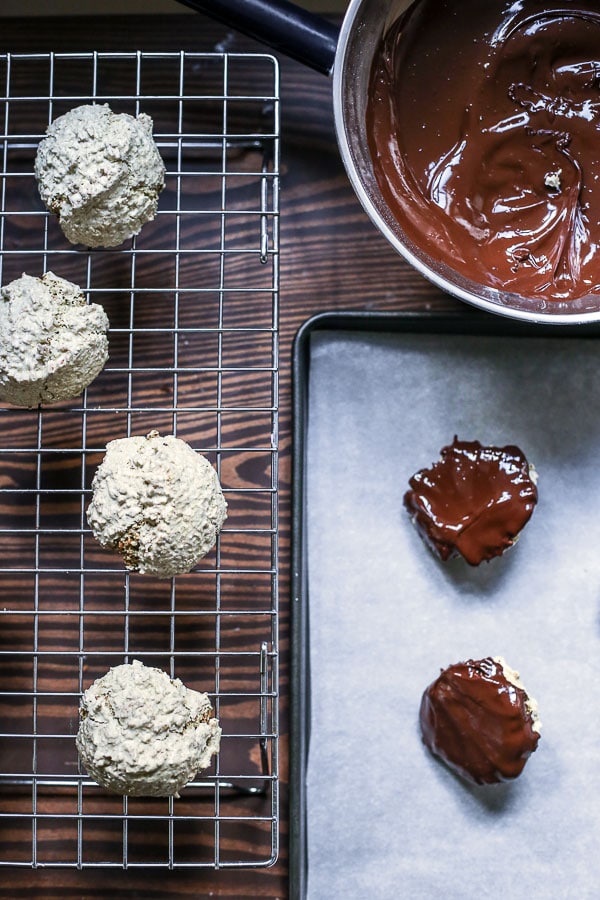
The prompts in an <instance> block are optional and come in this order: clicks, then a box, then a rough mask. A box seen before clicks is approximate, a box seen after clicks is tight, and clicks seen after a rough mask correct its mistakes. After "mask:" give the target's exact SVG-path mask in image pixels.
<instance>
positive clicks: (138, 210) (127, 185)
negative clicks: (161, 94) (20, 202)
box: [35, 103, 165, 247]
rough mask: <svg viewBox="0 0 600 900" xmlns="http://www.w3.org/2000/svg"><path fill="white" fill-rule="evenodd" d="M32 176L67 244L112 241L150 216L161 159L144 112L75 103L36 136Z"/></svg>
mask: <svg viewBox="0 0 600 900" xmlns="http://www.w3.org/2000/svg"><path fill="white" fill-rule="evenodd" d="M35 176H36V179H37V182H38V188H39V191H40V196H41V198H42V200H43V201H44V204H45V205H46V207H47V208H48V209H49V210H50V211H51V212H53V213H55V214H56V215H57V216H58V221H59V224H60V227H61V228H62V230H63V232H64V234H65V237H67V239H68V240H69V241H71V243H72V244H85V245H86V246H88V247H116V246H117V245H118V244H122V243H123V241H125V240H127V238H130V237H132V236H133V235H135V234H138V232H139V231H140V230H141V228H142V226H143V225H144V224H145V223H146V222H148V221H150V220H151V219H153V218H154V216H155V215H156V208H157V205H158V196H159V194H160V192H161V191H162V189H163V188H164V186H165V166H164V163H163V161H162V159H161V156H160V153H159V151H158V148H157V146H156V144H155V143H154V139H153V137H152V119H151V118H150V116H147V115H145V113H141V114H140V115H139V116H137V117H136V118H134V117H133V116H130V115H128V114H127V113H118V114H117V113H113V112H112V110H111V109H110V107H109V106H108V104H107V103H105V104H103V105H84V106H77V107H75V109H72V110H70V111H69V112H67V113H65V115H63V116H59V118H57V119H55V120H54V122H52V124H51V125H50V126H49V127H48V129H47V131H46V137H45V138H44V139H43V140H42V141H41V142H40V145H39V147H38V151H37V154H36V158H35Z"/></svg>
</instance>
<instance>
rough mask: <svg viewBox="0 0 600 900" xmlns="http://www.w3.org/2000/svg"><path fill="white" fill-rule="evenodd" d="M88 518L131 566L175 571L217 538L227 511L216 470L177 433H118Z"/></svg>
mask: <svg viewBox="0 0 600 900" xmlns="http://www.w3.org/2000/svg"><path fill="white" fill-rule="evenodd" d="M92 489H93V497H92V501H91V503H90V505H89V507H88V510H87V520H88V523H89V525H90V528H91V529H92V531H93V533H94V536H95V537H96V538H97V540H98V541H99V542H100V543H101V544H102V546H103V547H109V548H111V549H114V550H117V551H118V552H119V553H121V555H122V557H123V562H124V563H125V565H126V566H127V568H128V569H131V570H133V571H135V572H141V573H143V574H150V575H157V576H158V577H159V578H170V577H172V576H173V575H179V574H182V573H184V572H189V571H190V570H191V569H192V568H193V567H194V566H195V565H196V563H197V562H198V561H199V560H200V559H202V557H204V556H206V554H207V553H208V552H209V550H211V549H212V547H213V546H214V544H215V542H216V540H217V536H218V534H219V532H220V530H221V527H222V525H223V522H224V521H225V517H226V515H227V504H226V502H225V498H224V497H223V492H222V490H221V485H220V484H219V479H218V476H217V473H216V472H215V470H214V469H213V467H212V466H211V464H210V463H209V461H208V460H207V459H205V457H203V456H202V455H201V454H200V453H196V452H195V451H194V450H192V448H191V447H190V445H189V444H186V442H185V441H182V440H180V439H179V438H176V437H174V436H173V435H166V436H164V437H161V436H160V434H159V433H158V431H151V432H150V434H148V435H147V436H146V437H140V436H136V437H129V438H119V439H118V440H115V441H111V442H110V443H109V444H108V445H107V448H106V455H105V457H104V460H103V461H102V463H101V464H100V466H99V467H98V469H97V471H96V474H95V475H94V479H93V482H92Z"/></svg>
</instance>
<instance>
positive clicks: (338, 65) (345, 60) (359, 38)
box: [181, 0, 600, 325]
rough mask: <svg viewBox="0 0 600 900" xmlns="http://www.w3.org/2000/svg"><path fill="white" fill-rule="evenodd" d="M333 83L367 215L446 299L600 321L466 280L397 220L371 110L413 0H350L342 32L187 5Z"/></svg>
mask: <svg viewBox="0 0 600 900" xmlns="http://www.w3.org/2000/svg"><path fill="white" fill-rule="evenodd" d="M181 2H183V3H184V5H186V6H189V7H191V8H192V9H195V10H197V11H201V12H204V13H205V14H207V15H208V16H210V17H212V18H215V19H217V20H220V21H222V22H225V23H226V24H227V25H229V26H232V27H234V28H236V29H237V30H239V31H242V32H244V33H245V34H248V35H250V36H251V37H253V38H257V39H258V40H260V41H262V42H263V43H265V44H268V45H269V46H271V47H272V48H273V49H275V50H278V51H281V52H283V53H284V54H286V55H287V56H290V57H292V58H294V59H296V60H299V61H300V62H302V63H305V64H306V65H308V66H310V67H312V68H313V69H316V70H318V71H320V72H322V73H323V74H326V75H330V76H331V77H332V79H333V112H334V117H335V126H336V132H337V139H338V145H339V150H340V153H341V156H342V159H343V162H344V165H345V168H346V171H347V174H348V177H349V179H350V182H351V184H352V186H353V188H354V191H355V192H356V195H357V197H358V199H359V201H360V203H361V204H362V206H363V208H364V209H365V211H366V212H367V214H368V215H369V217H370V218H371V220H372V221H373V223H374V224H375V226H376V227H377V228H378V229H379V231H380V232H381V233H382V234H383V235H384V236H385V237H386V238H387V240H388V241H389V242H390V244H391V245H392V246H393V247H394V248H395V250H396V251H397V252H398V253H399V254H400V255H401V256H402V257H404V259H405V260H407V261H408V262H409V263H410V264H411V265H412V266H413V267H414V268H415V269H416V270H417V271H418V272H419V273H420V274H421V275H423V276H424V277H425V278H427V279H428V280H429V281H431V282H432V283H433V284H435V285H437V286H438V287H439V288H441V289H442V290H443V291H445V292H446V293H449V294H451V295H453V296H455V297H457V298H459V299H460V300H463V301H465V302H467V303H469V304H471V305H473V306H475V307H478V308H480V309H483V310H487V311H488V312H492V313H496V314H499V315H503V316H507V317H510V318H513V319H522V320H527V321H530V322H538V323H548V324H556V325H566V324H573V325H577V324H583V323H591V322H599V321H600V295H593V294H592V295H588V296H587V297H584V298H581V299H577V300H572V301H569V302H568V303H553V302H548V301H547V300H544V299H537V298H532V297H523V296H520V295H518V294H515V293H510V292H504V291H502V290H499V289H497V288H493V287H489V286H487V285H484V284H480V283H478V282H475V281H471V280H470V279H468V278H466V277H464V276H463V275H462V274H461V273H458V272H456V271H454V270H452V269H451V268H450V267H449V266H448V265H446V264H445V263H443V262H441V261H440V260H437V259H435V258H434V256H431V255H429V254H427V253H425V252H424V251H423V250H422V249H421V248H420V247H418V246H416V244H415V243H414V242H413V241H412V240H411V239H410V237H409V236H408V235H407V234H406V233H405V232H404V230H403V229H402V227H401V226H400V224H399V223H398V221H397V220H396V218H395V216H394V215H393V214H392V212H391V210H390V208H389V206H388V204H387V202H386V200H385V199H384V197H383V196H382V192H381V190H380V188H379V185H378V183H377V179H376V177H375V173H374V169H373V162H372V158H371V154H370V151H369V140H368V134H367V124H366V123H367V117H366V108H367V100H368V90H369V80H370V73H371V67H372V63H373V57H374V55H375V52H376V49H377V46H378V44H379V42H380V41H381V38H382V35H383V34H384V33H385V32H386V30H387V29H388V27H389V26H390V24H391V23H392V22H393V21H395V20H396V19H397V17H398V16H399V15H401V14H402V13H403V12H405V11H406V9H408V7H410V6H411V5H412V3H413V2H414V0H350V3H349V6H348V9H347V11H346V14H345V16H344V19H343V22H342V25H341V28H339V29H338V28H337V27H336V26H334V25H332V24H331V23H330V22H329V21H328V20H326V19H324V18H322V17H319V16H317V15H314V14H312V13H309V12H308V11H306V10H303V9H301V8H300V7H297V6H296V5H295V4H293V3H289V2H287V0H181Z"/></svg>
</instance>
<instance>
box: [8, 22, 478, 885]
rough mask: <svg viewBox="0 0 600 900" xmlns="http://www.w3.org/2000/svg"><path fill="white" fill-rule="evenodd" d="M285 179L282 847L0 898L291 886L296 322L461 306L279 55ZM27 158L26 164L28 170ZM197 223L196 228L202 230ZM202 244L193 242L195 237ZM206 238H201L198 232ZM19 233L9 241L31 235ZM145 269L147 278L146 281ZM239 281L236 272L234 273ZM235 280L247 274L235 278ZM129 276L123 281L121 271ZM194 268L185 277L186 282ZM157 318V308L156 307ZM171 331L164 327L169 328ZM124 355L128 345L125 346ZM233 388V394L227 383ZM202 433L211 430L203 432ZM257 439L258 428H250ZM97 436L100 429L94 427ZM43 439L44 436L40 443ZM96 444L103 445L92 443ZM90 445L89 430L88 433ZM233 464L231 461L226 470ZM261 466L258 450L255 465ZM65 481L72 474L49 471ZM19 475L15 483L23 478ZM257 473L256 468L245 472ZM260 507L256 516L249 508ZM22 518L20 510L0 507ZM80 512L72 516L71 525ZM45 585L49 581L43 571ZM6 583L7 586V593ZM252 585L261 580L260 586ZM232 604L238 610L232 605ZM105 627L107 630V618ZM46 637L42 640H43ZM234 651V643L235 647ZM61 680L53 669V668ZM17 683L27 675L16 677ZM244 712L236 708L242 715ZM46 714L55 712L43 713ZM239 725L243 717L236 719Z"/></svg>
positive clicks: (28, 38) (190, 27) (82, 878)
mask: <svg viewBox="0 0 600 900" xmlns="http://www.w3.org/2000/svg"><path fill="white" fill-rule="evenodd" d="M0 34H1V35H2V37H1V39H0V50H1V51H8V50H10V51H14V52H18V51H21V52H28V53H29V52H34V51H49V50H57V51H58V50H63V51H69V50H71V51H74V50H78V51H89V50H118V49H126V50H137V49H140V50H147V51H149V50H180V49H183V50H198V51H207V50H212V49H218V50H227V51H231V52H235V51H242V50H243V51H246V50H248V49H256V50H259V51H261V52H262V51H263V49H264V48H262V47H259V46H258V45H256V44H254V43H252V42H250V41H248V40H247V39H245V38H243V37H241V36H239V35H237V34H236V33H235V32H233V31H228V30H226V29H224V28H223V27H221V26H218V25H215V24H213V23H211V22H210V21H208V20H206V19H204V18H203V17H201V16H195V17H189V16H185V17H181V16H164V17H152V18H151V19H148V18H146V17H124V16H120V17H118V18H117V19H110V18H108V17H107V18H89V17H86V18H85V19H75V18H71V19H64V20H60V19H47V20H41V19H38V20H27V21H18V20H11V19H6V20H0ZM281 101H282V177H281V232H280V237H281V255H280V263H281V270H280V274H281V314H280V396H279V401H280V420H279V421H280V461H279V466H280V469H279V471H280V509H279V516H280V564H281V567H280V571H281V577H280V585H279V590H280V599H281V615H280V640H281V657H280V682H281V684H280V686H281V709H280V715H281V720H280V722H281V741H280V755H281V765H280V772H281V801H280V809H281V852H280V857H279V860H278V862H277V863H276V864H275V865H274V866H273V867H271V868H264V869H245V870H242V871H232V870H220V871H212V870H195V871H189V872H185V871H184V872H182V871H177V872H172V873H169V872H163V871H161V872H158V873H154V872H144V871H143V870H135V871H132V870H129V871H126V872H123V871H108V872H107V871H84V872H77V871H71V870H31V869H28V868H26V869H15V868H13V869H10V870H5V871H4V872H3V877H2V879H1V881H0V896H1V897H6V898H11V900H19V898H30V897H32V896H34V897H43V898H45V900H58V898H94V900H99V898H106V897H108V896H114V897H128V898H132V900H133V898H138V897H139V898H142V897H143V898H144V900H151V898H157V900H165V898H185V897H229V898H235V900H246V898H248V900H249V898H255V897H267V898H272V900H275V898H279V900H284V898H286V897H287V896H288V883H287V846H286V842H287V822H288V807H287V791H286V782H287V752H288V746H289V737H288V720H287V711H288V699H289V657H288V649H289V643H288V640H289V602H288V594H289V552H290V513H291V429H292V421H291V378H290V359H291V350H292V342H293V339H294V335H295V334H296V331H297V329H298V328H299V326H300V325H301V324H302V323H303V322H304V321H305V320H306V319H307V318H309V317H310V316H312V315H314V314H316V313H319V312H323V311H333V310H352V309H354V310H365V309H366V310H387V311H394V310H396V311H397V310H419V309H424V308H427V309H433V308H435V309H437V310H439V311H444V310H456V309H458V310H459V311H460V312H462V313H463V314H464V315H465V316H469V315H470V314H471V312H470V310H468V308H466V307H464V306H463V305H461V304H459V303H458V302H457V301H455V300H453V299H451V298H449V297H447V296H446V295H444V294H443V293H442V292H441V291H439V290H438V289H437V288H435V287H433V286H432V285H430V284H428V283H427V282H425V281H424V280H423V279H422V278H421V277H420V276H419V275H418V274H417V273H416V272H414V271H413V270H412V269H411V268H410V267H409V266H408V264H406V263H405V262H404V261H403V260H402V259H400V258H399V257H398V256H397V254H396V253H395V252H394V251H393V250H392V248H391V247H390V246H389V245H388V244H387V242H386V241H385V240H384V238H383V237H382V236H381V235H379V234H378V232H377V231H376V229H375V228H374V226H373V225H372V224H371V223H370V221H369V220H368V218H367V216H366V215H365V213H364V212H363V211H362V209H361V207H360V206H359V203H358V201H357V200H356V198H355V196H354V193H353V191H352V189H351V187H350V185H349V182H348V180H347V177H346V175H345V172H344V170H343V166H342V163H341V160H340V157H339V154H338V150H337V144H336V139H335V132H334V125H333V114H332V108H331V86H330V84H329V82H328V81H327V79H325V78H324V77H322V76H320V75H317V74H315V73H312V72H310V71H309V70H307V69H305V68H303V67H302V66H300V65H298V64H296V63H293V62H291V61H289V60H287V59H285V58H282V59H281ZM26 164H27V162H26V161H25V162H24V165H26ZM196 227H198V228H200V225H197V226H196ZM197 237H198V239H200V236H199V235H197ZM205 237H206V238H207V240H209V241H210V226H209V232H208V233H207V234H206V235H205ZM27 239H28V238H27V235H25V234H23V235H20V234H18V233H17V234H15V236H14V240H15V241H20V240H27ZM152 265H153V264H151V265H149V269H148V278H149V280H150V281H151V280H152V278H153V276H154V274H155V273H154V270H153V268H152ZM237 274H238V277H239V275H240V273H237ZM242 274H243V273H242ZM124 277H125V274H124ZM197 277H198V273H197V272H194V273H192V279H194V278H197ZM156 315H157V316H160V311H159V309H158V308H157V313H156ZM238 321H239V323H240V324H243V325H248V324H252V310H251V309H248V305H247V304H245V303H243V302H240V303H239V304H238V305H237V306H236V322H238ZM167 327H168V326H167ZM124 352H126V351H125V349H124ZM235 352H236V353H237V354H238V356H239V360H240V361H241V362H242V361H243V359H244V354H245V353H253V354H257V353H260V347H259V346H255V347H252V345H250V344H248V345H247V346H244V345H243V344H240V346H239V347H237V348H235ZM232 390H234V387H232ZM15 423H16V424H15V428H14V430H13V431H12V432H11V437H10V440H11V441H14V442H15V443H16V444H20V443H22V442H23V441H25V442H27V440H28V439H29V438H30V439H31V446H33V447H35V434H32V435H28V429H29V428H30V425H29V424H28V421H27V417H26V416H17V417H16V419H15ZM207 427H208V426H207ZM240 427H242V428H244V427H245V429H246V433H245V434H244V440H247V441H249V442H250V441H252V433H253V429H252V421H251V420H250V421H248V422H247V424H246V425H245V426H244V423H243V421H242V420H240V421H235V422H233V423H232V424H231V428H232V432H233V433H237V434H239V428H240ZM77 428H78V423H77V422H75V421H74V422H73V437H74V440H75V441H77V440H81V437H80V435H78V432H77ZM258 433H260V427H258ZM98 434H100V430H99V432H98ZM48 439H49V440H51V435H50V436H49V438H48ZM98 440H99V438H98ZM88 441H89V442H90V446H98V442H96V444H94V434H92V435H91V436H90V435H88ZM233 465H235V461H234V463H233ZM264 465H266V462H265V460H264V455H262V456H261V454H260V452H259V451H257V458H256V462H255V466H256V467H258V468H259V469H260V467H261V466H264ZM56 474H57V476H60V477H63V478H65V479H67V482H68V478H69V477H70V476H69V473H68V471H67V472H64V473H56ZM2 477H3V478H5V479H9V480H10V479H11V478H13V477H16V475H15V473H14V472H13V473H12V474H11V468H10V466H8V467H3V470H2ZM19 477H21V476H19ZM249 477H250V479H251V480H252V479H254V478H256V471H253V472H252V473H250V475H249ZM258 512H259V511H258V510H257V513H258ZM5 513H7V514H11V515H15V516H17V517H18V518H20V519H21V518H22V519H25V518H27V515H28V511H27V510H26V509H25V510H19V511H18V512H17V511H15V510H12V511H11V510H7V511H5V510H2V514H3V515H4V514H5ZM76 517H77V516H76V515H75V518H76ZM230 552H231V553H232V554H234V555H235V554H236V553H241V552H243V554H244V560H245V561H251V560H252V559H254V558H257V557H258V558H262V557H264V554H265V553H266V552H268V551H267V550H266V549H265V548H264V547H261V546H260V544H259V543H255V544H253V543H249V544H248V545H246V546H245V548H243V551H242V548H241V547H240V546H237V547H236V546H235V545H233V546H232V547H231V548H230ZM48 577H49V578H50V577H51V576H48ZM7 588H9V585H5V589H7ZM257 589H260V585H259V584H258V585H257ZM236 602H237V603H238V604H241V606H242V608H246V607H247V608H248V609H251V604H252V597H251V596H246V597H243V596H242V597H239V596H238V597H237V598H236ZM238 608H239V606H238ZM107 624H109V623H107ZM239 624H240V627H242V628H243V629H246V630H249V631H250V632H251V630H252V628H253V627H254V625H253V623H252V620H251V617H247V620H244V619H243V617H241V618H240V623H239ZM27 627H28V623H27V622H24V623H19V622H16V621H15V622H11V628H12V629H13V631H12V637H11V639H12V638H14V639H15V640H19V639H20V636H22V635H21V631H22V629H24V628H25V629H26V628H27ZM51 638H52V635H51V632H49V633H48V640H51ZM233 647H234V648H235V644H234V645H233ZM58 674H59V675H60V673H58ZM230 675H231V679H232V682H233V683H236V680H237V679H240V678H243V677H244V670H243V665H240V666H238V667H237V668H235V667H233V668H232V671H231V673H230ZM22 677H23V679H24V680H25V681H26V680H27V677H28V674H27V672H26V671H25V670H24V671H23V673H22ZM241 712H242V713H243V711H241ZM48 715H50V716H51V715H52V709H50V710H49V711H48ZM242 719H243V715H242ZM228 840H229V841H230V848H231V849H232V852H233V851H234V850H235V848H236V846H238V847H239V846H244V844H245V842H247V841H248V840H251V836H250V835H248V834H245V833H244V832H243V829H239V830H238V832H237V833H234V832H232V833H231V834H230V835H228Z"/></svg>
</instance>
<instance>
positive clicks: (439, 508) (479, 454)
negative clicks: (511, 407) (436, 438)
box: [404, 437, 537, 566]
mask: <svg viewBox="0 0 600 900" xmlns="http://www.w3.org/2000/svg"><path fill="white" fill-rule="evenodd" d="M536 480H537V474H536V472H535V469H534V468H533V467H532V466H530V464H529V463H528V462H527V459H526V458H525V454H524V453H523V452H522V450H520V449H519V448H518V447H515V446H507V447H484V446H482V444H480V443H479V441H459V440H458V438H457V437H455V438H454V441H453V443H452V444H451V445H449V446H447V447H443V448H442V450H441V451H440V459H439V461H438V462H435V463H433V465H432V466H431V468H429V469H421V470H420V471H419V472H416V474H415V475H413V477H412V478H411V479H410V482H409V484H410V488H411V489H410V490H409V491H407V492H406V494H405V495H404V505H405V507H406V509H407V510H408V512H409V514H410V516H411V517H412V520H413V522H414V524H415V525H416V527H417V529H418V531H419V534H420V535H421V537H422V538H423V540H424V541H425V542H426V543H427V544H428V546H429V547H430V548H431V550H432V551H433V552H434V553H435V555H436V556H438V557H439V558H440V559H441V560H443V561H446V560H448V559H451V558H452V557H455V556H459V555H460V556H462V557H463V558H464V559H465V560H466V561H467V562H468V563H469V564H470V565H472V566H477V565H479V563H480V562H482V561H483V560H484V559H485V560H489V559H492V558H493V557H494V556H500V555H501V554H502V553H503V552H504V551H505V550H506V549H507V547H511V546H512V545H513V544H514V542H515V539H516V537H517V535H518V534H519V532H520V531H521V529H522V528H523V527H524V526H525V524H526V523H527V522H528V521H529V519H530V517H531V514H532V512H533V509H534V507H535V505H536V503H537V488H536Z"/></svg>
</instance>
